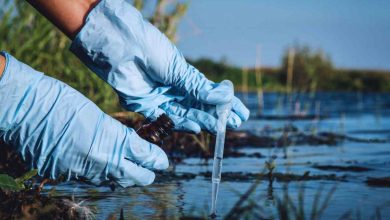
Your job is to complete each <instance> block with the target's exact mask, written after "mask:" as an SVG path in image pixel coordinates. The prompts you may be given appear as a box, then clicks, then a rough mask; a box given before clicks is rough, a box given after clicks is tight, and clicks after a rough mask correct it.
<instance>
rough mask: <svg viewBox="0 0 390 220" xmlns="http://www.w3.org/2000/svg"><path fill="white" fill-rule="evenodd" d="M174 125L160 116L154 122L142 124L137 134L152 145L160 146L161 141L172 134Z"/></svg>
mask: <svg viewBox="0 0 390 220" xmlns="http://www.w3.org/2000/svg"><path fill="white" fill-rule="evenodd" d="M174 127H175V123H173V121H172V120H171V119H170V118H169V117H168V116H167V115H166V114H162V115H160V116H159V117H158V118H157V119H156V120H155V121H153V122H151V123H149V124H144V125H142V127H140V128H139V129H138V130H137V134H138V135H139V136H140V137H141V138H143V139H145V140H147V141H149V142H151V143H153V144H157V145H160V144H161V142H162V140H163V139H164V138H166V137H168V136H169V135H170V134H172V130H173V128H174Z"/></svg>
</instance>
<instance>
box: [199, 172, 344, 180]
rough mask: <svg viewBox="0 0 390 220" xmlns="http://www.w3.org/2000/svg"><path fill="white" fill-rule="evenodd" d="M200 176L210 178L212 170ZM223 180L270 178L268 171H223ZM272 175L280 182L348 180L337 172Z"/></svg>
mask: <svg viewBox="0 0 390 220" xmlns="http://www.w3.org/2000/svg"><path fill="white" fill-rule="evenodd" d="M199 175H200V176H203V177H206V178H209V177H211V172H201V173H199ZM222 176H223V181H234V182H241V181H245V182H247V181H253V180H256V179H260V180H269V175H268V173H266V174H263V173H244V172H223V173H222ZM272 177H273V179H274V180H276V181H278V182H292V181H311V180H332V181H347V179H346V178H347V176H345V175H343V176H337V175H336V174H328V175H310V173H308V172H306V173H304V174H303V175H299V174H293V173H273V174H272Z"/></svg>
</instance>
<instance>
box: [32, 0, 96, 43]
mask: <svg viewBox="0 0 390 220" xmlns="http://www.w3.org/2000/svg"><path fill="white" fill-rule="evenodd" d="M27 2H28V3H29V4H30V5H32V6H33V7H34V8H35V9H37V10H38V11H39V12H40V13H41V14H42V15H44V16H45V17H46V18H47V19H48V20H49V21H50V22H52V23H53V24H54V25H55V26H57V27H58V29H60V30H61V31H62V32H63V33H64V34H66V35H67V36H68V37H69V38H70V39H73V38H74V37H75V36H76V34H77V33H78V32H79V31H80V29H81V27H82V26H83V24H84V21H85V18H86V17H87V15H88V13H89V11H91V10H92V8H93V7H94V6H95V5H96V4H97V3H98V2H99V0H66V1H64V0H49V1H48V0H27Z"/></svg>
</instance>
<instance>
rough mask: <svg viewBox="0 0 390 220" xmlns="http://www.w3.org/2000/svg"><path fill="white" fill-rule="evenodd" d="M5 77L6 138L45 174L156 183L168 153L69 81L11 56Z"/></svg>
mask: <svg viewBox="0 0 390 220" xmlns="http://www.w3.org/2000/svg"><path fill="white" fill-rule="evenodd" d="M2 54H3V55H4V56H6V58H7V60H6V64H7V65H6V68H5V71H4V73H3V77H2V78H1V79H0V115H1V117H0V140H2V141H3V142H5V143H6V144H8V145H10V146H12V147H13V148H14V150H15V151H17V152H19V153H20V154H21V155H22V158H23V159H24V160H25V161H26V163H27V165H28V166H29V167H30V168H35V169H38V173H39V175H41V176H45V177H50V178H53V179H54V178H58V176H59V175H64V176H65V177H66V178H67V179H80V178H82V179H84V180H86V181H88V182H91V183H93V184H96V185H100V184H103V183H104V182H106V181H114V182H116V183H118V184H119V185H121V186H123V187H127V186H131V185H134V184H136V185H147V184H150V183H151V182H153V180H154V177H155V175H154V173H153V172H152V171H151V170H149V169H165V168H167V167H168V158H167V156H166V154H165V153H164V152H163V150H161V149H160V148H159V147H157V146H156V145H153V144H151V143H149V142H146V141H145V140H143V139H142V138H140V137H139V136H138V135H137V133H136V132H135V131H134V130H133V129H132V128H127V127H126V126H124V125H122V124H120V123H119V122H118V121H117V120H115V119H113V118H111V117H110V116H109V115H107V114H105V113H103V112H102V111H101V110H100V109H99V108H98V107H97V106H96V105H95V104H94V103H92V102H91V101H90V100H88V99H87V98H86V97H84V96H83V95H82V94H80V93H79V92H77V91H76V90H74V89H72V88H71V87H69V86H68V85H66V84H64V83H62V82H60V81H58V80H55V79H53V78H51V77H47V76H44V75H43V74H42V73H40V72H38V71H35V70H33V69H32V68H30V67H29V66H27V65H25V64H23V63H21V62H19V61H18V60H16V59H15V58H13V57H12V56H11V55H9V54H7V53H2Z"/></svg>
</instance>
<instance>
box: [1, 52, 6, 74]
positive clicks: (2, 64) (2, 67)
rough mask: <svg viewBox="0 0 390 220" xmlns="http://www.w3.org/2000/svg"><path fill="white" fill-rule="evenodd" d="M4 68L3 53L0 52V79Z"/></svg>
mask: <svg viewBox="0 0 390 220" xmlns="http://www.w3.org/2000/svg"><path fill="white" fill-rule="evenodd" d="M4 68H5V58H4V57H3V55H1V54H0V79H1V76H2V75H3V71H4Z"/></svg>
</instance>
